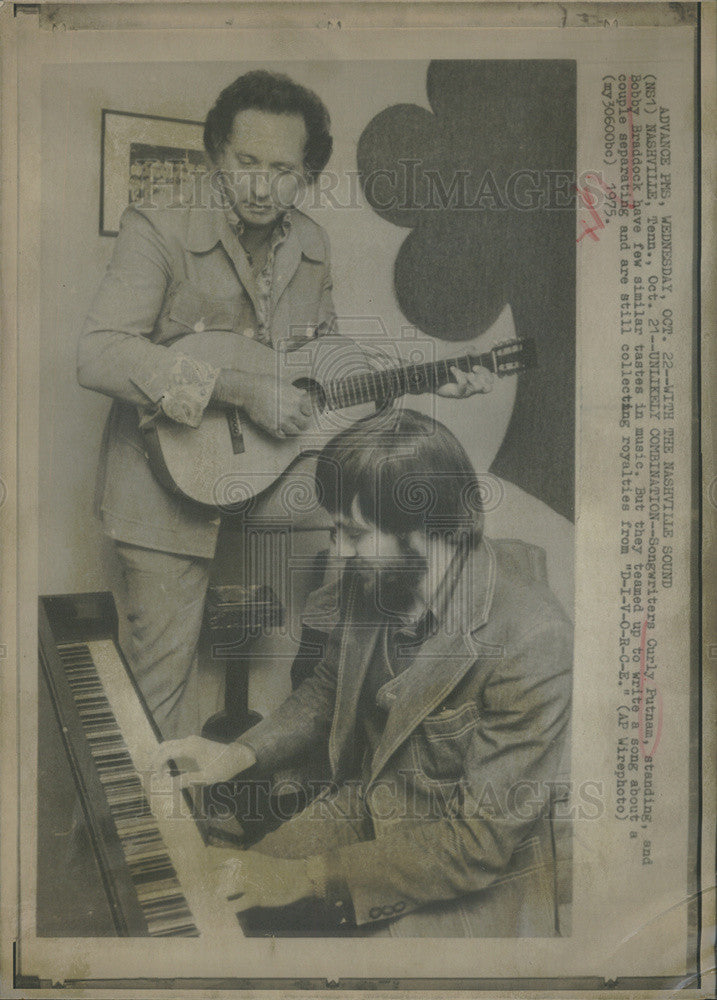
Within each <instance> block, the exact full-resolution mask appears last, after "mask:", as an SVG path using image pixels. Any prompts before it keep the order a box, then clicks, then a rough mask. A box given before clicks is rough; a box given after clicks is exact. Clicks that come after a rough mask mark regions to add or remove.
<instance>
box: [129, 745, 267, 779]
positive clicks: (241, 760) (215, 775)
mask: <svg viewBox="0 0 717 1000" xmlns="http://www.w3.org/2000/svg"><path fill="white" fill-rule="evenodd" d="M255 763H256V757H255V756H254V751H253V750H251V749H250V748H249V747H248V746H244V745H243V744H241V743H229V744H227V743H218V742H216V741H215V740H206V739H204V738H203V737H202V736H187V737H186V738H185V739H181V740H166V741H165V742H164V743H160V744H159V747H158V748H157V750H156V752H155V753H154V754H153V755H152V756H151V758H150V759H148V760H147V761H146V762H145V765H146V767H147V769H148V770H151V771H153V772H155V773H158V774H161V773H162V772H164V773H165V774H166V773H169V774H177V772H179V773H178V779H179V780H178V783H179V787H180V788H189V787H190V786H191V785H214V784H216V783H217V782H219V781H229V780H230V779H231V778H234V777H235V776H236V775H237V774H241V772H242V771H246V770H248V768H250V767H252V766H253V765H254V764H255ZM175 769H176V770H175Z"/></svg>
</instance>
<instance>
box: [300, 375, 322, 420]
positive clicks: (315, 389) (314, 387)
mask: <svg viewBox="0 0 717 1000" xmlns="http://www.w3.org/2000/svg"><path fill="white" fill-rule="evenodd" d="M294 385H295V386H296V388H297V389H306V391H307V392H308V394H309V395H310V396H311V402H312V403H313V404H314V410H316V411H318V412H319V413H323V411H324V410H325V409H326V393H325V392H324V390H323V389H322V388H321V386H320V385H319V383H318V382H314V380H313V379H310V378H297V380H296V381H295V382H294Z"/></svg>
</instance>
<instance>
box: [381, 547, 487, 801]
mask: <svg viewBox="0 0 717 1000" xmlns="http://www.w3.org/2000/svg"><path fill="white" fill-rule="evenodd" d="M495 574H496V558H495V552H494V550H493V548H492V546H491V545H490V543H489V542H488V541H487V540H485V539H484V540H483V541H482V542H481V544H480V545H479V546H478V549H477V550H476V552H475V553H473V555H472V557H471V558H470V559H469V560H468V562H467V564H466V567H465V569H464V571H463V573H462V574H461V577H460V579H459V581H458V585H457V586H456V589H455V591H454V599H453V602H452V609H453V612H454V613H453V614H452V615H451V616H449V617H448V619H444V620H443V621H442V622H440V623H439V627H438V631H437V632H436V634H435V635H433V636H431V637H430V638H429V639H427V640H426V641H425V642H424V643H423V645H422V646H421V647H420V648H419V650H418V654H417V656H416V659H415V660H414V662H413V663H412V664H411V666H410V667H408V669H407V670H406V671H405V672H404V673H403V674H401V675H400V681H401V683H400V684H398V686H397V687H398V689H397V691H396V697H395V700H394V702H393V705H392V707H391V710H390V712H389V715H388V720H387V722H386V728H385V730H384V732H383V736H382V737H381V741H380V743H379V746H378V748H377V750H376V753H375V754H374V759H373V765H372V769H371V780H372V781H373V780H374V779H375V778H376V777H377V775H378V774H379V773H380V771H381V769H382V768H383V767H384V766H385V765H386V763H387V761H388V759H389V758H390V757H391V755H392V754H393V753H395V751H396V750H397V749H398V748H399V746H400V745H401V744H402V743H403V742H404V740H406V739H408V737H409V736H410V734H411V733H412V732H413V730H414V729H415V728H416V727H417V726H418V725H419V724H420V723H421V722H422V720H423V719H424V718H425V717H426V716H427V715H428V714H429V712H431V711H433V709H434V708H436V706H437V705H439V704H440V703H441V702H442V701H443V700H444V698H446V697H447V695H448V694H449V693H450V692H451V691H452V690H453V688H454V687H455V686H456V684H458V682H459V681H460V679H461V678H462V677H463V676H464V674H465V673H466V671H467V670H469V669H470V667H471V666H472V664H474V663H475V661H476V658H477V657H478V655H479V653H482V654H483V655H485V652H486V650H485V646H483V645H481V644H480V642H479V641H478V640H477V638H474V636H473V633H474V632H476V631H477V630H478V629H480V628H481V627H482V626H483V625H485V623H486V622H487V620H488V615H489V612H490V605H491V601H492V599H493V591H494V587H495Z"/></svg>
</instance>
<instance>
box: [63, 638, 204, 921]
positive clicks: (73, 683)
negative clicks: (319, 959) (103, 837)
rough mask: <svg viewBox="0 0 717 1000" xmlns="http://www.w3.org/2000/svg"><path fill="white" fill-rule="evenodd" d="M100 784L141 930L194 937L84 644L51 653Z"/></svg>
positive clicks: (188, 914)
mask: <svg viewBox="0 0 717 1000" xmlns="http://www.w3.org/2000/svg"><path fill="white" fill-rule="evenodd" d="M57 651H58V654H59V656H60V660H61V661H62V665H63V666H64V668H65V675H66V677H67V680H68V683H69V686H70V689H71V690H72V694H73V697H74V699H75V704H76V706H77V711H78V714H79V716H80V721H81V722H82V729H83V732H84V734H85V738H86V740H87V743H88V744H89V747H90V753H91V755H92V759H93V761H94V764H95V767H96V769H97V773H98V775H99V779H100V781H101V782H102V787H103V789H104V793H105V796H106V798H107V803H108V805H109V810H110V815H111V817H112V819H113V820H114V823H115V827H116V829H117V834H118V836H119V839H120V843H121V845H122V850H123V852H124V856H125V859H126V861H127V866H128V868H129V870H130V874H131V876H132V882H133V883H134V887H135V890H136V892H137V898H138V900H139V904H140V906H141V908H142V912H143V914H144V917H145V920H146V921H147V929H148V932H149V934H150V935H153V936H156V937H170V936H190V937H194V936H197V935H198V934H199V931H198V929H197V927H196V925H195V923H194V920H193V917H192V913H191V911H190V909H189V907H188V905H187V901H186V899H185V898H184V895H183V893H182V889H181V886H180V884H179V882H178V880H177V873H176V871H175V869H174V865H173V864H172V861H171V858H170V857H169V854H168V853H167V849H166V847H165V845H164V841H163V840H162V836H161V834H160V832H159V829H158V827H157V823H156V821H155V818H154V816H153V815H152V811H151V809H150V807H149V802H148V801H147V797H146V795H145V794H144V789H143V787H142V782H141V781H140V779H139V776H138V774H137V771H136V770H135V768H134V765H133V763H132V757H131V756H130V753H129V750H128V749H127V744H126V743H125V741H124V738H123V736H122V733H121V731H120V729H119V727H118V725H117V720H116V719H115V717H114V715H113V713H112V709H111V708H110V703H109V701H108V700H107V696H106V695H105V692H104V690H103V688H102V684H101V683H100V679H99V676H98V674H97V668H96V667H95V664H94V662H93V660H92V657H91V655H90V650H89V648H88V646H87V644H86V643H62V644H58V647H57Z"/></svg>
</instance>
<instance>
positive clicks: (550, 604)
mask: <svg viewBox="0 0 717 1000" xmlns="http://www.w3.org/2000/svg"><path fill="white" fill-rule="evenodd" d="M316 479H317V491H318V493H319V495H320V496H322V497H323V502H324V503H325V505H326V507H327V510H328V511H329V512H330V513H331V514H332V516H333V517H334V520H335V530H336V542H337V547H338V554H339V556H340V557H343V558H346V559H347V562H346V571H345V573H344V577H343V581H342V583H343V586H338V585H327V586H326V587H325V588H324V589H323V591H319V592H317V594H316V595H315V598H314V600H313V601H312V614H313V615H315V616H317V617H318V618H319V619H321V618H322V617H323V619H324V621H327V620H330V619H332V618H333V620H334V621H335V627H334V628H333V630H332V631H331V632H330V634H329V636H328V639H327V642H326V644H325V649H324V654H323V657H322V658H321V659H320V660H319V661H318V662H317V663H316V665H315V667H314V669H313V673H312V674H311V676H309V677H308V678H307V679H306V680H304V681H303V683H302V684H301V685H300V686H299V687H298V688H297V689H296V690H295V691H294V692H293V694H292V695H290V697H289V698H287V699H286V700H285V701H284V702H283V703H282V704H281V705H279V706H278V707H277V708H276V709H275V710H274V711H273V712H272V713H271V714H269V715H268V716H267V717H266V718H265V719H264V720H263V721H262V722H260V723H259V724H258V725H257V726H254V727H253V728H252V729H250V730H248V731H247V732H246V733H244V734H243V735H242V736H240V737H239V739H238V740H237V741H236V742H235V743H234V744H232V745H229V746H223V745H221V744H218V743H213V742H211V741H209V740H202V739H201V738H199V737H194V738H189V739H186V740H179V741H170V742H168V743H165V744H163V745H162V746H161V747H160V749H159V751H158V754H157V756H156V759H155V761H154V766H155V768H161V767H164V766H165V765H166V764H167V762H168V761H170V760H173V761H174V762H175V763H176V764H177V765H178V767H179V768H180V769H182V771H183V775H182V778H181V784H183V785H185V786H188V785H190V784H192V783H195V782H196V783H200V784H213V783H218V782H221V781H223V780H225V779H229V778H231V777H232V776H233V775H235V774H237V773H241V772H242V771H244V770H246V769H247V768H249V767H253V768H256V769H258V772H259V773H260V774H264V775H270V774H271V773H272V772H274V771H275V770H276V769H278V768H281V767H282V766H284V765H286V764H288V763H294V764H296V763H300V762H301V761H302V758H303V759H305V754H306V753H307V752H308V751H309V749H310V748H313V747H316V746H324V747H325V748H326V749H327V751H328V757H329V761H330V764H331V772H332V779H333V786H332V787H330V788H329V789H327V790H325V791H324V792H323V793H321V794H319V796H318V797H317V798H316V799H315V800H314V801H313V802H312V803H311V804H310V805H309V806H308V807H307V808H305V809H304V811H303V812H301V813H299V814H298V815H297V816H295V817H294V818H292V819H290V820H288V821H287V822H285V823H284V824H283V825H281V826H279V827H278V829H276V830H274V831H273V832H271V833H269V834H267V836H265V837H264V838H263V839H262V840H261V841H259V843H258V844H257V845H256V846H255V847H254V848H253V849H252V850H247V851H245V852H243V853H236V852H230V851H227V850H223V849H220V848H208V849H207V865H208V868H207V874H208V876H209V877H210V878H211V879H212V880H213V884H214V886H215V891H217V892H221V893H223V894H224V895H226V896H229V897H231V898H232V899H236V907H237V910H239V911H242V912H245V913H246V914H247V917H250V918H251V919H252V925H250V927H249V928H248V929H249V931H251V930H252V929H254V930H255V932H256V929H257V928H258V930H259V932H261V933H272V932H274V933H276V932H277V931H282V930H285V931H289V932H290V933H291V932H293V933H307V932H312V933H313V932H316V931H317V930H319V931H322V932H324V933H327V932H331V931H332V930H333V931H334V932H335V931H336V930H337V929H341V931H342V932H343V933H356V934H361V935H367V934H378V935H389V936H398V937H412V936H416V937H424V936H425V937H461V936H465V937H510V936H541V937H546V936H552V935H554V934H556V933H558V932H559V921H558V899H557V894H556V886H557V884H558V879H557V874H556V849H555V845H556V840H555V831H554V829H553V825H552V824H553V816H552V814H551V797H552V790H553V789H554V788H555V787H556V784H557V783H558V777H559V775H560V774H561V770H562V758H563V752H564V749H565V741H566V734H567V730H568V720H569V714H570V694H571V669H572V625H571V623H570V621H569V619H568V618H567V616H566V615H565V613H564V611H563V610H562V608H561V606H560V605H559V603H558V601H557V599H556V598H555V597H554V595H553V594H552V592H551V591H550V589H549V587H548V585H547V581H546V579H545V570H544V553H542V551H541V550H538V549H536V548H535V547H534V546H530V545H526V544H525V543H523V542H519V541H513V540H510V541H505V540H504V541H500V542H498V541H489V540H488V539H487V538H485V537H483V532H482V515H481V514H480V512H479V510H478V511H477V510H476V508H477V507H479V505H478V504H477V503H476V500H477V497H478V496H479V490H478V482H477V480H476V477H475V473H474V471H473V469H472V468H471V465H470V461H469V459H468V457H467V455H466V454H465V452H464V451H463V449H462V447H461V445H460V444H459V443H458V441H457V440H456V439H455V437H454V436H453V435H452V434H451V433H450V431H448V430H447V428H445V427H443V426H442V425H441V424H437V423H435V422H434V421H432V420H430V419H429V418H427V417H424V416H422V415H421V414H417V413H414V412H412V411H410V410H407V411H404V412H403V413H402V414H401V415H400V416H399V417H398V419H397V420H396V421H395V424H393V425H391V426H386V422H385V417H382V416H381V415H378V416H377V417H372V418H370V419H368V420H366V421H363V422H361V423H360V424H357V425H355V426H354V427H352V428H350V429H348V430H346V431H342V432H341V433H340V434H339V435H337V437H336V438H335V439H334V440H333V441H332V442H330V443H329V444H328V445H327V446H326V448H325V449H324V450H323V452H322V453H321V455H320V456H319V460H318V466H317V472H316ZM312 790H315V789H312V788H309V789H308V791H309V792H311V791H312ZM239 818H241V817H239Z"/></svg>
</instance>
